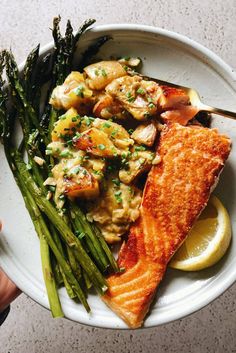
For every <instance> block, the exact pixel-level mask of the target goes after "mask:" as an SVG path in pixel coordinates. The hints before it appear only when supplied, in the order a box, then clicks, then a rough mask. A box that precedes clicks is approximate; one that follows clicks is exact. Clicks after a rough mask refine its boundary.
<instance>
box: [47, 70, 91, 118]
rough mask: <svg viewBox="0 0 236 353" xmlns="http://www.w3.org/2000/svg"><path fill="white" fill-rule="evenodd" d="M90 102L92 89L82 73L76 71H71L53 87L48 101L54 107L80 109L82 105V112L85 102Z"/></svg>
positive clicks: (87, 103) (89, 103) (88, 103)
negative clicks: (59, 83) (62, 80)
mask: <svg viewBox="0 0 236 353" xmlns="http://www.w3.org/2000/svg"><path fill="white" fill-rule="evenodd" d="M92 102H93V91H92V90H90V89H89V88H88V86H87V84H86V82H85V80H84V76H83V74H81V73H80V72H77V71H72V72H71V73H70V74H69V76H68V77H67V78H66V80H65V82H64V83H63V84H62V85H60V86H57V87H56V88H54V90H53V92H52V95H51V98H50V101H49V103H50V104H51V105H52V106H53V107H54V108H55V109H65V110H67V109H69V108H72V107H74V108H77V109H81V105H83V113H84V114H85V113H86V111H85V109H84V106H85V104H86V105H87V106H90V105H91V104H92Z"/></svg>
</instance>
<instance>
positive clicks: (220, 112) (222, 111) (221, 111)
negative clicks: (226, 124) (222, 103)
mask: <svg viewBox="0 0 236 353" xmlns="http://www.w3.org/2000/svg"><path fill="white" fill-rule="evenodd" d="M199 108H200V110H203V111H205V112H209V113H214V114H218V115H223V116H226V117H228V118H231V119H234V120H236V113H235V112H231V111H229V110H225V109H220V108H215V107H211V106H210V105H205V104H201V105H200V107H199Z"/></svg>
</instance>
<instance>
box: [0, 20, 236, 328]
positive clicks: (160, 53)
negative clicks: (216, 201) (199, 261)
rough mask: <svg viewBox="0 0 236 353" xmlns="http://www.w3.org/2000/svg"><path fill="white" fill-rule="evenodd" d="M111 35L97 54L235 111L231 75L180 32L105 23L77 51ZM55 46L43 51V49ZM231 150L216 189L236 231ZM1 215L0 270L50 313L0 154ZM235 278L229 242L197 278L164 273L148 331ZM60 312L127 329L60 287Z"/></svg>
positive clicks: (218, 121) (235, 250) (29, 232)
mask: <svg viewBox="0 0 236 353" xmlns="http://www.w3.org/2000/svg"><path fill="white" fill-rule="evenodd" d="M104 34H110V35H112V37H113V40H112V41H110V42H109V43H106V45H105V46H104V47H103V49H102V50H101V54H100V56H101V57H102V58H108V57H110V55H117V56H120V55H131V56H140V57H141V58H142V59H143V62H144V64H143V72H144V73H145V74H148V75H150V76H153V77H158V78H160V79H163V80H167V81H172V82H175V83H180V84H182V85H185V86H192V87H194V88H196V89H197V90H198V91H199V92H200V94H201V96H202V98H203V100H204V101H205V102H206V103H208V104H212V105H216V106H219V107H222V108H227V109H231V110H235V111H236V104H235V102H236V76H235V74H234V73H233V71H232V70H231V68H230V67H229V66H228V65H226V64H225V63H224V62H223V61H222V60H221V59H220V58H219V57H217V56H216V55H215V54H213V53H212V52H210V51H209V50H208V49H206V48H204V47H203V46H201V45H199V44H197V43H195V42H194V41H192V40H190V39H188V38H186V37H183V36H181V35H179V34H176V33H173V32H168V31H165V30H162V29H157V28H154V27H147V26H139V25H107V26H100V27H96V28H94V29H93V30H91V31H89V32H87V34H86V35H85V36H84V37H83V40H82V42H81V44H80V46H79V49H82V50H84V49H85V48H86V47H87V45H88V44H89V42H90V41H91V40H94V39H95V38H96V37H99V36H101V35H104ZM51 47H52V45H51V44H50V45H48V46H47V47H45V48H44V50H43V52H46V51H47V50H49V49H50V48H51ZM213 124H214V125H215V126H217V127H219V130H220V131H221V132H222V133H227V134H228V135H229V136H230V137H231V138H232V140H233V141H235V139H236V122H235V121H232V120H230V119H225V118H224V119H223V118H220V117H218V116H217V117H215V119H214V123H213ZM234 161H236V149H235V148H234V147H233V150H232V152H231V155H230V158H229V160H228V162H227V165H226V167H225V169H224V171H223V173H222V175H221V179H220V183H219V185H218V187H217V189H216V191H215V193H216V194H218V195H219V197H220V199H221V200H222V201H223V203H224V204H225V206H226V207H227V209H228V211H229V213H230V216H231V221H232V227H233V230H234V232H235V227H236V224H235V214H236V189H235V185H236V183H235V180H236V177H235V174H236V165H235V162H234ZM0 165H1V170H0V195H1V201H0V218H1V219H2V221H3V232H2V234H1V237H0V266H1V267H2V268H3V269H4V271H5V272H6V273H7V274H8V275H9V277H10V278H11V279H12V280H13V281H14V282H15V283H16V284H17V285H18V286H19V287H20V288H21V289H22V290H23V291H24V292H25V293H26V294H27V295H29V296H30V297H31V298H33V299H34V300H35V301H37V302H38V303H40V304H42V305H43V306H45V307H46V308H48V307H49V306H48V300H47V295H46V291H45V287H44V282H43V277H42V272H41V263H40V253H39V242H38V239H37V236H36V233H35V231H34V228H33V225H32V223H31V220H30V218H29V215H28V213H27V211H26V209H25V207H24V202H23V199H22V197H21V194H20V192H19V190H18V188H17V186H16V183H15V181H14V180H13V177H12V175H11V172H10V171H9V167H8V165H7V162H6V160H5V157H4V153H3V148H2V147H1V149H0ZM235 279H236V244H235V241H233V242H232V244H231V246H230V249H229V251H228V253H227V255H226V256H225V257H224V258H223V259H222V261H220V262H219V263H218V264H217V265H216V266H214V267H212V268H210V269H208V270H204V271H201V272H196V273H185V272H180V271H175V270H170V269H169V270H168V271H167V273H166V276H165V279H164V280H163V282H162V284H161V286H160V287H159V288H158V292H157V300H156V302H155V305H154V306H153V308H152V310H151V313H150V315H149V316H148V317H147V319H146V321H145V327H150V326H155V325H160V324H163V323H167V322H170V321H172V320H176V319H178V318H181V317H183V316H185V315H188V314H191V313H193V312H194V311H196V310H198V309H200V308H202V307H203V306H205V305H206V304H208V303H209V302H211V301H212V300H214V299H215V298H217V297H218V296H219V295H220V294H221V293H223V292H224V291H225V290H226V289H227V288H228V287H229V286H230V285H231V284H233V282H234V281H235ZM60 295H61V301H62V306H63V310H64V312H65V315H66V317H67V318H69V319H72V320H75V321H78V322H80V323H83V324H88V325H93V326H99V327H106V328H126V325H125V324H124V323H123V321H122V320H120V319H119V318H118V317H117V316H116V315H115V314H114V313H113V312H112V311H111V310H109V309H108V308H107V307H106V306H105V305H104V304H103V302H102V301H101V300H100V298H99V297H98V296H96V295H92V294H91V295H90V296H89V303H90V305H91V308H92V314H90V315H88V314H87V313H86V312H85V310H84V309H83V308H82V306H81V305H79V304H75V303H74V302H73V301H71V300H70V299H69V298H68V297H67V295H66V292H65V290H63V289H62V290H60Z"/></svg>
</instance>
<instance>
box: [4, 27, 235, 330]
mask: <svg viewBox="0 0 236 353" xmlns="http://www.w3.org/2000/svg"><path fill="white" fill-rule="evenodd" d="M105 31H106V32H114V31H133V32H144V33H150V34H156V35H161V36H164V37H165V38H168V39H172V40H174V41H177V42H180V43H182V44H183V45H185V46H186V45H187V46H188V47H189V48H190V49H191V48H193V49H194V51H195V52H198V53H199V54H200V55H201V56H205V57H206V59H208V60H209V59H210V60H209V61H210V63H208V65H209V64H210V65H211V63H212V62H213V63H214V64H215V65H216V66H217V67H218V68H220V69H221V70H223V71H224V74H226V76H227V77H225V76H224V80H227V83H229V84H230V86H231V87H232V88H233V89H234V91H236V86H235V84H236V73H235V71H234V70H233V69H232V68H231V66H230V65H229V64H227V63H226V62H225V61H224V60H223V59H221V58H220V57H219V56H218V55H217V54H215V53H214V52H213V51H212V50H210V49H208V48H206V47H205V46H204V45H202V44H200V43H198V42H197V41H195V40H193V39H190V38H189V37H187V36H185V35H182V34H179V33H177V32H174V31H170V30H166V29H163V28H159V27H154V26H149V25H139V24H126V23H122V24H105V25H98V26H95V27H92V28H91V29H89V30H87V31H86V33H89V32H91V33H94V34H98V35H99V33H101V32H105ZM81 38H83V37H81ZM52 48H53V41H51V42H49V43H47V44H45V45H44V46H42V48H41V49H40V55H43V54H45V53H46V52H48V51H50V50H51V49H52ZM24 63H25V61H23V62H22V63H21V64H20V65H19V70H20V71H21V70H22V68H23V66H24ZM217 72H218V74H219V75H220V76H222V74H221V72H219V71H217ZM11 261H12V264H13V267H15V273H14V274H13V273H10V269H9V271H8V265H7V261H6V263H5V264H4V260H3V261H2V259H1V256H0V266H1V267H2V269H3V270H4V272H5V273H6V274H7V275H8V276H9V277H10V278H12V280H13V281H14V282H15V283H16V285H17V286H18V287H19V288H22V287H23V288H24V292H25V293H26V294H27V295H28V296H30V297H31V298H32V299H33V300H34V301H35V302H37V303H38V304H40V305H41V306H43V307H45V308H46V309H48V310H49V305H48V300H47V297H45V290H44V292H42V291H41V289H40V288H39V287H37V286H35V285H33V284H32V283H30V282H29V281H28V279H27V276H26V275H25V274H23V275H22V272H21V271H20V269H19V268H18V267H17V265H16V262H15V261H14V259H12V258H11ZM5 265H6V266H5ZM18 274H21V275H22V276H23V278H24V279H25V282H24V281H22V280H21V281H20V280H19V281H18ZM222 275H223V273H222V274H221V276H222ZM221 276H220V277H221ZM21 279H22V277H21ZM218 279H219V278H218V277H217V280H218ZM235 281H236V271H235V273H233V272H231V273H230V274H228V276H227V278H226V279H224V281H223V283H222V284H221V286H218V287H216V288H215V289H214V293H212V291H210V292H209V293H208V295H207V296H205V298H204V300H203V299H202V300H201V301H199V302H197V303H194V305H192V307H188V306H186V307H185V308H184V309H183V310H182V311H176V312H175V314H173V313H172V314H169V316H170V315H171V319H170V318H169V317H167V318H166V320H165V319H164V320H162V321H160V322H158V318H157V319H154V318H153V319H151V323H149V324H147V325H145V324H144V326H143V328H150V327H155V326H159V325H163V324H166V323H169V322H172V321H175V320H178V319H180V318H183V317H185V316H187V315H190V314H192V313H194V312H196V311H198V310H200V309H201V308H203V307H205V306H206V305H208V304H209V303H211V302H212V301H214V300H215V299H216V298H218V297H219V296H220V295H222V294H223V293H224V292H225V291H226V290H227V289H228V288H229V287H230V286H231V285H233V283H234V282H235ZM25 284H26V285H25ZM26 287H27V290H26ZM107 310H110V309H109V308H107ZM65 317H67V318H68V319H70V320H72V321H75V322H78V323H80V324H84V325H89V326H93V327H99V328H107V329H129V328H128V327H127V326H126V324H125V323H124V322H123V321H122V320H121V319H119V323H118V324H116V325H114V324H113V325H112V321H113V320H114V319H113V318H112V317H108V318H106V320H104V318H105V317H104V315H102V316H101V318H100V323H98V322H92V321H93V320H90V319H89V317H88V316H87V313H85V315H81V318H80V320H77V319H73V318H72V317H68V314H66V315H65ZM103 320H104V321H103ZM117 325H118V326H117Z"/></svg>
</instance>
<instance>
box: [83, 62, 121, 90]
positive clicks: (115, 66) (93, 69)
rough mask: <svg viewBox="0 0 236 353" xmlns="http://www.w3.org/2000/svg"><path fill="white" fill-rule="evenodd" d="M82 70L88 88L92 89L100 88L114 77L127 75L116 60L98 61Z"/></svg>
mask: <svg viewBox="0 0 236 353" xmlns="http://www.w3.org/2000/svg"><path fill="white" fill-rule="evenodd" d="M84 71H85V73H86V74H87V76H88V78H87V83H88V86H89V88H91V89H94V90H102V89H104V88H105V87H106V86H107V85H108V84H109V83H110V82H111V81H113V80H114V79H115V78H118V77H122V76H125V75H127V73H126V71H125V69H124V68H123V66H122V65H121V64H120V63H119V62H118V61H100V62H98V63H96V64H92V65H89V66H87V67H86V68H85V69H84Z"/></svg>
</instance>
